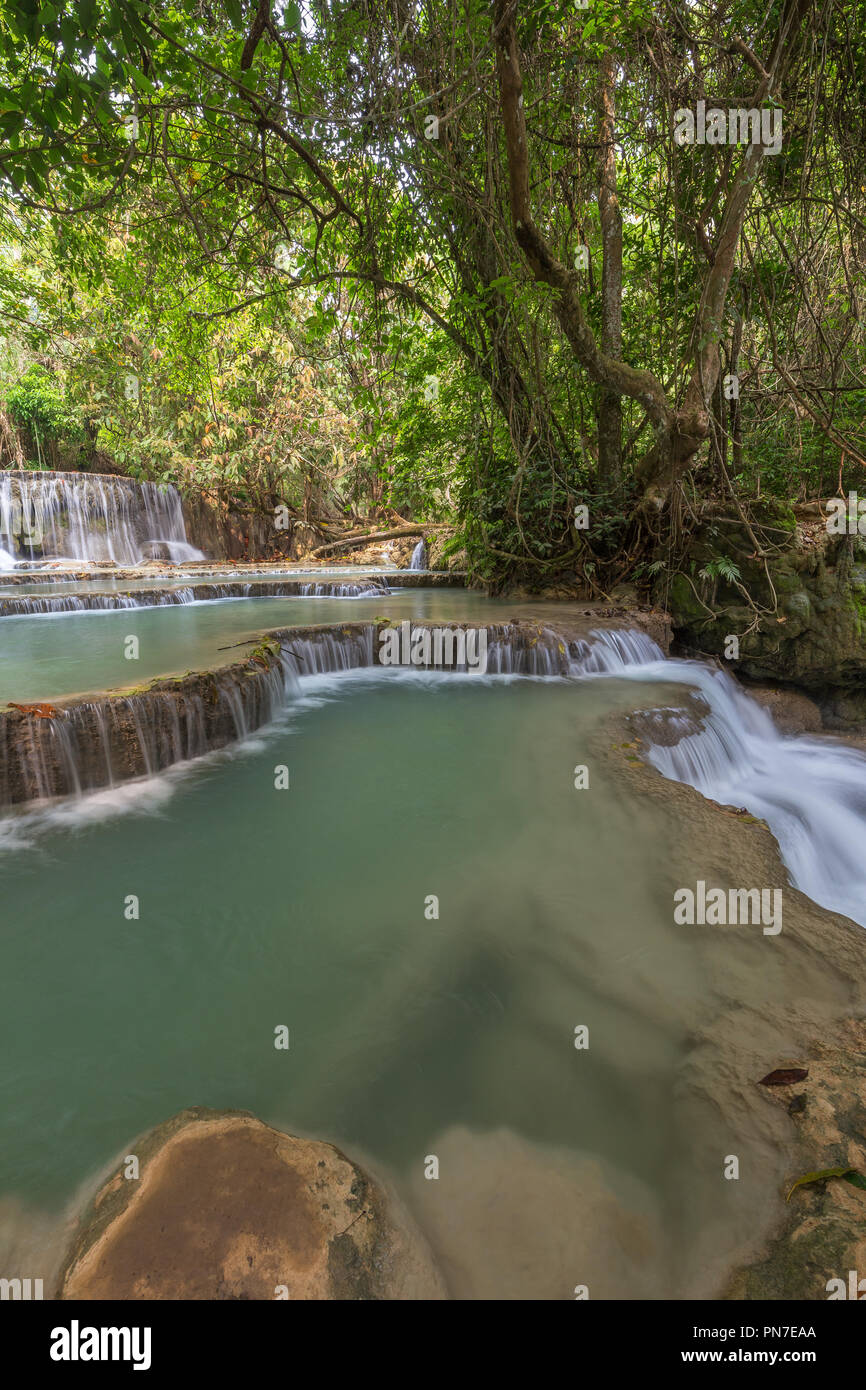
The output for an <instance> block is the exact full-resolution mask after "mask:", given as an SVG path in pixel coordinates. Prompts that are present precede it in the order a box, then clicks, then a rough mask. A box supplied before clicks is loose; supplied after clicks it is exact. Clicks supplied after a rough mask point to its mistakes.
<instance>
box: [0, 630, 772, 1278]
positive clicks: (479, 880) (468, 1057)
mask: <svg viewBox="0 0 866 1390" xmlns="http://www.w3.org/2000/svg"><path fill="white" fill-rule="evenodd" d="M124 616H125V617H126V618H127V619H128V615H124ZM136 616H139V615H136ZM140 616H141V617H142V618H147V617H149V616H150V615H149V614H142V615H140ZM179 616H181V615H179V614H178V613H177V611H176V610H175V611H174V612H173V613H172V617H173V618H174V619H175V620H177V618H178V617H179ZM94 626H99V624H94ZM308 689H310V690H312V691H313V694H311V695H309V696H308V698H307V699H306V700H305V701H303V702H302V703H301V704H300V705H296V706H295V707H294V710H293V712H291V713H290V714H289V715H288V716H287V718H286V720H285V722H284V723H283V724H282V725H280V726H279V727H277V728H275V729H272V730H271V731H269V732H267V733H265V734H262V735H260V736H259V737H258V738H257V739H256V740H255V741H254V742H253V743H252V745H251V746H250V747H248V748H246V749H245V750H242V751H239V752H236V753H234V754H230V755H219V756H217V757H215V758H212V759H210V760H208V761H205V762H203V763H201V764H199V765H197V766H196V767H194V768H193V769H192V770H191V771H187V772H185V773H174V774H170V775H169V776H168V777H165V778H162V779H160V780H158V781H155V782H153V783H149V784H143V785H141V786H139V787H136V788H132V789H130V788H125V789H121V790H119V791H115V792H112V793H105V794H102V795H101V796H100V797H97V798H93V799H91V800H90V801H88V802H87V803H85V804H84V805H82V806H78V807H76V806H74V805H73V806H71V807H67V808H66V809H61V810H60V811H58V812H55V813H53V814H52V815H49V816H48V817H45V816H43V817H41V818H38V819H33V818H32V817H31V818H30V819H27V818H25V819H24V820H21V821H17V822H9V823H7V826H6V830H7V849H6V852H5V853H3V854H0V874H2V887H0V892H2V902H3V915H2V928H0V930H2V938H3V960H4V970H3V975H2V981H0V1018H2V1029H3V1044H2V1047H3V1059H4V1067H3V1082H2V1102H3V1103H2V1108H0V1212H2V1211H3V1210H4V1206H3V1204H4V1201H6V1202H8V1201H10V1200H11V1201H13V1202H14V1204H16V1210H17V1204H21V1203H23V1204H24V1208H23V1209H24V1211H25V1212H42V1211H45V1210H46V1209H55V1210H59V1208H60V1207H61V1206H62V1204H63V1203H64V1202H66V1201H68V1200H69V1199H70V1198H71V1197H72V1195H73V1193H74V1192H75V1191H76V1189H77V1187H78V1185H79V1184H80V1183H81V1182H82V1180H83V1179H85V1178H87V1177H88V1176H89V1175H90V1174H92V1173H95V1172H96V1171H97V1170H98V1169H99V1168H100V1167H101V1166H102V1165H104V1164H105V1163H106V1162H108V1160H109V1159H110V1158H111V1157H112V1156H113V1155H114V1154H116V1153H118V1152H126V1151H127V1150H126V1149H125V1148H124V1146H125V1145H127V1144H128V1143H129V1142H130V1140H131V1139H132V1138H133V1137H134V1136H135V1135H136V1134H138V1133H139V1132H141V1131H142V1130H144V1129H146V1128H148V1127H149V1126H151V1125H153V1124H156V1123H158V1122H160V1121H162V1120H164V1119H166V1118H167V1117H168V1116H169V1115H171V1114H172V1113H173V1112H175V1111H177V1110H179V1109H181V1108H183V1107H185V1106H189V1105H208V1106H215V1107H241V1108H244V1109H249V1110H252V1111H253V1112H255V1114H257V1115H258V1116H259V1117H260V1118H262V1119H265V1120H267V1121H270V1122H272V1123H276V1124H278V1125H280V1126H282V1127H284V1128H287V1129H289V1130H290V1131H293V1132H301V1133H305V1132H306V1133H310V1134H313V1135H316V1136H319V1137H322V1138H328V1139H332V1140H334V1141H337V1142H339V1143H341V1144H343V1145H344V1146H345V1147H346V1149H347V1150H348V1152H350V1153H352V1154H354V1155H356V1156H361V1157H362V1158H363V1159H364V1160H365V1161H369V1162H370V1163H371V1164H372V1165H373V1167H374V1170H375V1171H380V1172H383V1173H385V1174H386V1175H390V1177H391V1178H392V1180H393V1181H394V1182H395V1183H396V1185H397V1187H398V1188H399V1190H400V1191H401V1192H402V1193H403V1195H404V1197H405V1199H406V1200H407V1201H409V1203H410V1204H411V1205H412V1206H413V1207H414V1209H415V1210H416V1211H417V1213H418V1217H419V1220H421V1222H422V1224H423V1225H424V1228H425V1230H427V1231H428V1234H429V1235H430V1239H431V1240H432V1241H433V1242H434V1245H435V1246H436V1247H437V1248H438V1247H439V1246H443V1245H444V1247H447V1249H446V1255H447V1259H448V1260H450V1261H451V1266H450V1267H452V1268H457V1269H462V1270H463V1271H464V1276H465V1278H468V1279H469V1280H470V1285H471V1292H470V1295H469V1296H479V1297H481V1296H491V1297H500V1296H512V1293H513V1296H529V1297H533V1296H554V1297H556V1296H562V1297H569V1296H570V1293H569V1290H570V1289H571V1287H572V1285H573V1284H574V1283H576V1282H579V1281H580V1279H581V1276H582V1274H585V1272H586V1268H587V1267H588V1266H589V1265H590V1264H592V1262H593V1261H595V1264H596V1265H597V1267H598V1269H597V1273H596V1275H595V1288H596V1292H597V1293H602V1294H603V1296H617V1297H628V1296H635V1295H646V1294H647V1293H651V1294H653V1295H654V1296H665V1295H666V1294H670V1293H671V1292H673V1291H675V1290H676V1289H678V1288H679V1287H680V1283H681V1280H682V1278H683V1273H682V1270H683V1262H684V1261H686V1263H687V1260H686V1256H685V1254H684V1251H691V1252H692V1254H693V1253H694V1251H695V1249H696V1248H699V1247H700V1244H701V1241H700V1238H699V1237H700V1235H701V1232H708V1231H711V1230H712V1229H713V1228H714V1227H715V1226H716V1225H721V1227H722V1229H723V1230H724V1231H725V1235H724V1236H723V1237H722V1240H723V1243H724V1241H725V1240H727V1239H730V1240H732V1241H733V1240H735V1239H736V1238H737V1231H739V1233H740V1236H742V1234H743V1227H745V1228H746V1229H747V1230H748V1229H751V1224H752V1222H753V1219H754V1214H753V1211H752V1207H751V1206H750V1203H754V1202H756V1201H757V1195H756V1192H758V1195H761V1200H763V1196H764V1195H765V1193H766V1187H765V1185H764V1186H761V1185H760V1184H759V1188H758V1189H756V1188H755V1184H754V1181H753V1182H752V1185H751V1187H750V1185H749V1182H748V1181H746V1182H744V1183H742V1184H731V1183H729V1184H725V1183H724V1182H721V1181H720V1174H719V1169H718V1165H717V1164H716V1160H715V1152H716V1148H717V1149H718V1153H719V1154H722V1153H724V1152H727V1148H726V1147H725V1146H726V1145H730V1143H731V1137H730V1134H729V1133H728V1132H726V1131H725V1130H724V1128H723V1127H720V1128H719V1132H718V1134H716V1133H715V1132H714V1129H713V1127H714V1125H717V1124H718V1121H717V1119H716V1118H715V1117H714V1116H713V1115H712V1114H710V1116H709V1118H707V1117H706V1116H704V1125H705V1127H704V1130H703V1131H702V1132H701V1134H700V1135H699V1136H698V1137H697V1138H696V1135H695V1124H696V1112H695V1108H694V1105H693V1104H692V1101H691V1099H690V1096H689V1092H688V1088H687V1087H685V1088H684V1087H683V1085H682V1082H681V1080H678V1078H679V1077H680V1074H681V1070H682V1068H683V1066H684V1064H685V1062H686V1059H687V1056H688V1047H689V1039H690V1037H691V1036H692V1035H693V1034H694V1033H695V1032H696V1031H697V1030H698V1029H699V1028H700V1027H701V1026H702V1024H703V1022H704V1021H705V1015H706V1010H707V1008H708V1007H709V1004H711V1003H712V1000H713V990H714V984H713V957H712V954H711V953H712V951H713V950H715V949H717V948H716V946H715V943H713V944H712V945H709V944H708V945H706V946H705V945H704V944H703V942H702V943H701V944H700V946H698V945H697V944H696V939H695V937H694V935H693V934H692V936H691V937H690V938H689V939H688V941H685V940H684V937H683V930H682V928H677V927H675V926H674V924H673V921H672V913H671V894H670V887H671V881H672V874H673V881H688V878H687V877H685V875H686V873H687V871H686V869H685V868H683V869H681V870H678V869H677V866H676V864H674V866H673V869H672V868H671V865H670V861H671V858H672V853H671V848H670V844H669V829H670V828H669V827H668V826H666V824H665V823H664V821H663V820H660V818H659V816H658V811H657V809H656V808H653V807H651V806H648V805H645V804H643V802H642V801H641V800H640V799H639V798H638V797H637V796H636V795H632V794H630V793H625V792H624V791H623V790H622V789H621V787H619V785H618V783H617V784H615V783H614V782H612V781H611V776H610V773H609V771H608V770H607V768H608V763H607V754H606V753H605V756H602V755H601V753H600V752H599V749H604V750H607V749H609V746H610V745H609V736H608V735H607V734H606V733H605V734H603V733H602V732H601V721H602V720H603V718H604V717H605V715H607V714H608V713H609V712H610V711H611V710H612V709H617V708H622V709H625V708H632V707H634V706H635V705H636V704H639V703H640V702H641V701H642V700H646V699H651V700H653V701H655V700H656V699H657V695H658V687H650V688H648V689H644V688H642V687H641V686H639V685H636V684H634V683H626V682H622V683H618V682H613V681H596V682H587V683H584V684H580V685H578V684H574V683H568V682H533V681H527V680H523V681H513V680H512V681H507V680H495V679H494V680H480V679H475V680H473V679H472V678H467V679H463V680H461V679H460V678H456V677H451V678H448V677H433V676H405V677H400V678H398V677H395V676H393V675H389V676H388V677H385V676H383V675H382V674H381V673H378V674H376V675H374V674H372V673H366V674H365V675H363V676H354V677H351V678H346V677H336V678H330V679H329V678H322V679H321V680H320V681H318V682H317V683H314V685H313V686H311V687H309V688H308ZM599 740H600V742H599ZM583 763H585V764H587V765H589V766H590V770H591V783H590V788H589V789H588V790H583V791H577V790H575V788H574V778H573V769H574V767H575V765H576V764H583ZM280 764H285V765H287V766H288V768H289V769H290V788H289V789H288V790H286V791H278V790H276V789H275V787H274V768H275V766H277V765H280ZM130 807H133V808H135V809H132V810H130ZM124 808H125V810H124ZM673 858H674V860H675V859H676V853H675V852H674V854H673ZM680 872H681V873H682V874H683V875H684V877H683V878H678V873H680ZM130 894H135V895H137V896H138V898H139V899H140V920H138V921H127V920H126V919H125V917H124V902H125V900H126V899H127V896H128V895H130ZM431 894H435V895H437V897H438V899H439V916H438V920H428V919H427V918H426V917H425V899H427V897H428V896H429V895H431ZM721 949H724V951H725V952H727V953H731V952H734V953H737V952H742V953H743V955H742V960H743V962H744V964H747V963H748V961H749V952H750V951H752V950H755V949H758V950H760V949H761V948H760V946H758V947H757V948H756V947H755V944H754V943H753V942H746V941H745V940H744V939H740V940H733V941H731V940H727V941H726V942H725V944H724V947H723V948H721ZM768 988H772V986H768V981H767V976H766V975H764V977H763V978H762V979H761V981H760V991H761V997H762V998H763V997H764V993H765V991H767V989H768ZM708 1001H709V1004H708ZM279 1025H286V1026H287V1027H288V1028H289V1029H290V1037H291V1047H290V1049H289V1051H288V1052H284V1051H278V1050H276V1049H275V1047H274V1029H275V1028H276V1027H278V1026H279ZM578 1025H586V1026H587V1027H588V1028H589V1030H590V1040H591V1045H590V1048H589V1049H588V1050H584V1051H579V1050H577V1049H576V1048H575V1046H574V1030H575V1027H577V1026H578ZM738 1142H739V1143H740V1145H741V1150H738V1151H743V1152H745V1147H746V1140H745V1139H744V1138H743V1136H742V1135H740V1136H739V1139H738ZM707 1144H709V1146H710V1148H711V1149H712V1151H713V1159H712V1162H711V1163H710V1164H709V1168H708V1170H707V1171H705V1170H704V1169H703V1168H702V1166H701V1163H700V1162H696V1155H697V1154H699V1153H702V1152H703V1150H704V1148H705V1147H706V1145H707ZM430 1154H437V1155H439V1156H440V1158H441V1161H442V1164H443V1172H442V1177H441V1179H440V1180H439V1182H438V1183H425V1181H424V1179H423V1168H424V1162H425V1158H426V1156H428V1155H430ZM770 1179H771V1181H772V1180H773V1175H772V1174H771V1175H770ZM563 1184H564V1187H563ZM735 1188H737V1189H738V1190H737V1191H736V1192H735V1191H733V1189H735ZM434 1189H435V1192H434ZM563 1191H564V1192H565V1193H566V1197H565V1198H563V1197H562V1192H563ZM749 1192H751V1194H752V1196H751V1197H749V1196H747V1195H746V1194H747V1193H749ZM555 1194H558V1195H556V1196H555ZM554 1196H555V1200H554ZM530 1201H531V1203H532V1204H533V1205H532V1211H533V1212H534V1213H535V1214H534V1215H533V1217H532V1221H531V1223H530V1224H531V1231H530V1232H529V1234H527V1235H526V1236H524V1235H522V1234H521V1229H522V1228H521V1222H523V1221H525V1219H526V1212H527V1210H528V1206H527V1204H528V1203H529V1202H530ZM563 1202H564V1204H565V1208H564V1209H563V1205H562V1204H563ZM437 1203H439V1207H437V1205H436V1204H437ZM545 1203H547V1205H545ZM539 1204H540V1205H539ZM17 1219H19V1220H20V1212H19V1217H18V1218H17ZM449 1223H450V1224H449ZM569 1223H571V1224H572V1226H574V1227H575V1231H576V1234H575V1235H574V1238H573V1240H572V1241H569V1240H567V1239H566V1238H565V1237H564V1236H563V1231H564V1230H565V1231H567V1230H568V1229H569ZM599 1223H600V1224H599ZM683 1226H684V1227H685V1229H683ZM452 1227H453V1229H452ZM494 1227H495V1236H496V1241H495V1242H493V1234H494ZM479 1231H480V1233H481V1234H480V1235H479V1234H478V1232H479ZM485 1231H487V1233H488V1235H487V1236H485V1235H484V1232H485ZM509 1231H513V1235H512V1236H509V1234H508V1233H509ZM0 1236H2V1230H0ZM461 1240H464V1241H468V1245H467V1247H466V1249H463V1250H461V1244H460V1242H461ZM527 1240H531V1241H534V1242H535V1243H536V1245H537V1244H538V1242H541V1254H540V1256H539V1259H538V1264H539V1265H540V1271H539V1270H535V1271H534V1272H533V1269H532V1268H531V1260H530V1257H529V1255H528V1253H527V1248H526V1246H525V1241H527ZM485 1241H486V1242H487V1243H486V1244H485ZM503 1241H504V1243H505V1248H504V1253H503V1252H502V1251H501V1250H500V1247H501V1245H502V1242H503ZM581 1241H583V1242H584V1244H585V1245H586V1249H584V1250H583V1253H581V1252H580V1250H579V1248H578V1247H579V1246H580V1243H581ZM491 1242H493V1245H495V1247H496V1250H497V1252H498V1253H497V1255H496V1258H495V1260H493V1258H492V1256H491V1257H490V1260H489V1261H488V1262H487V1263H485V1254H484V1252H485V1251H486V1250H487V1249H488V1247H490V1248H493V1245H491ZM497 1242H498V1243H497ZM509 1242H510V1243H509ZM545 1242H548V1244H549V1249H548V1245H545ZM0 1247H2V1240H0ZM455 1251H456V1253H455ZM473 1261H474V1263H473ZM593 1267H595V1266H593ZM466 1270H474V1271H475V1272H474V1273H472V1274H471V1275H468V1274H465V1271H466ZM32 1272H33V1273H34V1274H36V1273H38V1271H37V1270H34V1271H32ZM563 1281H565V1283H563ZM569 1281H570V1282H569ZM541 1285H543V1286H544V1287H543V1289H542V1292H538V1290H539V1287H540V1286H541ZM551 1287H552V1288H553V1292H552V1293H551V1292H550V1288H551ZM560 1288H562V1289H564V1292H562V1293H561V1294H557V1293H556V1290H557V1289H560ZM605 1289H606V1290H607V1292H605ZM515 1290H516V1292H514V1291H515Z"/></svg>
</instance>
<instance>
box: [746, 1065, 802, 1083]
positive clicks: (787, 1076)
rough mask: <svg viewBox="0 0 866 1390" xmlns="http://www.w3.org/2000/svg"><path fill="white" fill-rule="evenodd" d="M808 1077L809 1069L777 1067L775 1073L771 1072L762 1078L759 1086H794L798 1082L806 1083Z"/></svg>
mask: <svg viewBox="0 0 866 1390" xmlns="http://www.w3.org/2000/svg"><path fill="white" fill-rule="evenodd" d="M808 1075H809V1068H808V1067H777V1068H776V1070H775V1071H769V1072H767V1075H766V1076H762V1077H761V1079H760V1081H759V1082H758V1085H759V1086H794V1085H795V1084H796V1083H797V1082H798V1081H805V1080H806V1077H807V1076H808Z"/></svg>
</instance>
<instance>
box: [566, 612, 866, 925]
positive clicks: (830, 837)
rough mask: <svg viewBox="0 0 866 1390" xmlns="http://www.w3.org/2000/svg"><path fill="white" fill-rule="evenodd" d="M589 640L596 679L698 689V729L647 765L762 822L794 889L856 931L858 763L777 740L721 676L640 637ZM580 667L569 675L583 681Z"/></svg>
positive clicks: (863, 863) (865, 818) (864, 793)
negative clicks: (703, 707) (701, 706)
mask: <svg viewBox="0 0 866 1390" xmlns="http://www.w3.org/2000/svg"><path fill="white" fill-rule="evenodd" d="M593 637H594V651H595V673H596V674H607V675H619V676H624V677H627V678H628V679H631V680H638V681H664V682H665V683H666V684H667V683H670V682H671V681H674V682H678V683H682V684H683V685H688V686H691V687H693V688H694V689H696V690H698V691H699V692H700V694H701V696H702V698H703V700H704V701H705V703H706V704H707V706H708V708H709V713H708V714H707V715H706V717H705V718H704V720H703V728H702V729H701V730H700V731H699V732H697V733H692V734H687V735H686V736H685V737H683V738H682V739H680V741H679V742H678V743H676V744H674V745H673V746H671V747H661V746H653V747H651V748H650V750H649V752H648V755H647V756H648V759H649V761H650V762H651V763H652V765H653V767H655V768H657V769H658V770H659V772H661V773H663V774H664V776H665V777H669V778H671V779H672V780H673V781H675V782H685V783H688V784H689V785H690V786H692V787H695V788H697V790H698V791H700V792H702V793H703V795H704V796H706V797H709V798H710V799H711V800H713V801H718V802H721V803H722V804H724V805H732V806H743V807H746V808H747V809H748V810H749V811H751V813H752V814H753V815H755V816H758V817H760V819H762V820H765V821H766V822H767V824H768V825H769V827H770V829H771V830H772V832H773V834H774V835H775V837H776V839H777V841H778V843H779V848H780V850H781V854H782V859H783V861H784V863H785V866H786V868H787V869H788V871H789V873H790V875H791V880H792V882H793V884H794V886H795V887H796V888H799V889H800V890H801V891H802V892H803V893H806V894H807V895H808V896H809V897H810V898H812V899H813V901H814V902H816V903H819V904H820V905H821V906H822V907H826V908H827V909H828V910H829V911H831V912H840V913H842V914H844V915H845V916H846V917H850V918H851V919H852V920H853V921H855V922H859V923H860V925H861V926H866V858H864V854H863V845H864V839H866V756H864V754H862V753H860V752H858V751H857V750H856V749H853V748H847V747H844V746H843V745H841V744H836V743H833V742H831V741H830V740H829V739H815V738H804V737H801V736H796V737H794V736H786V735H783V734H780V733H779V731H778V729H777V728H776V726H775V724H774V723H773V720H772V719H771V718H770V715H769V714H768V713H767V711H766V710H764V709H762V707H761V706H760V705H759V704H758V703H757V701H755V700H753V699H752V698H751V697H750V696H749V695H747V694H746V693H745V691H744V690H743V689H742V688H741V687H740V686H739V685H737V683H736V681H734V680H733V679H732V678H731V676H729V675H728V674H727V672H725V671H723V670H721V669H719V668H718V667H713V666H709V665H706V664H705V663H703V662H699V661H683V660H667V659H666V658H665V656H664V654H663V652H662V651H661V649H660V648H659V647H658V646H656V644H655V642H653V641H652V640H651V639H650V638H649V637H647V636H646V635H645V634H644V633H638V632H598V633H595V634H593ZM581 666H582V669H581V670H580V672H579V674H581V675H585V674H587V671H586V668H585V666H584V664H583V663H581ZM589 674H592V672H589Z"/></svg>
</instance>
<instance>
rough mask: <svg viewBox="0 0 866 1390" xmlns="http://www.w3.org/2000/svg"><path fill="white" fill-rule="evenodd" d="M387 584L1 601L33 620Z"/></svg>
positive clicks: (379, 591) (349, 592) (3, 608)
mask: <svg viewBox="0 0 866 1390" xmlns="http://www.w3.org/2000/svg"><path fill="white" fill-rule="evenodd" d="M389 592H391V591H389V589H388V588H386V585H385V584H378V582H374V584H371V585H370V587H368V585H366V584H302V582H299V581H293V582H292V581H288V582H282V581H268V580H264V581H261V582H254V584H240V582H232V584H196V585H195V587H193V585H190V584H185V585H181V587H178V588H171V589H157V588H149V589H128V591H125V592H122V594H111V592H93V594H88V592H85V594H47V595H32V594H26V595H22V596H18V595H14V596H10V598H0V617H33V616H36V614H42V613H88V612H113V610H115V609H138V607H170V606H174V605H178V603H181V605H183V603H203V602H210V600H214V599H250V598H339V599H343V598H352V599H368V598H382V596H385V595H388V594H389Z"/></svg>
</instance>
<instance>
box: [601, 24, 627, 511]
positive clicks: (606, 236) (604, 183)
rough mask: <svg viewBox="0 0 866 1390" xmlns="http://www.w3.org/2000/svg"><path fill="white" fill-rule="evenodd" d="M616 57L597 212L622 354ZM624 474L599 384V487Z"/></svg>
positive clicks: (606, 68)
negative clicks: (615, 88)
mask: <svg viewBox="0 0 866 1390" xmlns="http://www.w3.org/2000/svg"><path fill="white" fill-rule="evenodd" d="M615 80H616V62H615V60H614V56H613V53H612V52H611V51H608V52H607V53H605V54H604V56H603V58H602V60H601V64H600V68H599V83H598V104H599V151H598V210H599V214H600V216H601V239H602V268H601V350H602V352H603V353H605V354H606V355H607V356H608V357H617V358H618V357H621V356H622V213H621V211H620V206H619V198H618V197H617V188H616V145H615V144H614V139H615V115H616V108H615V97H614V83H615ZM621 480H622V400H621V398H620V397H619V396H618V395H617V394H616V392H615V391H610V390H608V389H607V387H604V386H603V387H602V389H601V402H600V405H599V413H598V481H599V485H600V487H602V488H611V487H618V486H619V484H620V482H621Z"/></svg>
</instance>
